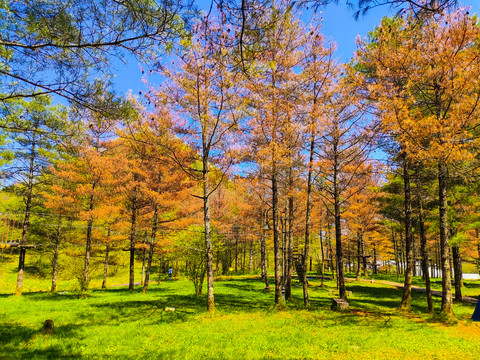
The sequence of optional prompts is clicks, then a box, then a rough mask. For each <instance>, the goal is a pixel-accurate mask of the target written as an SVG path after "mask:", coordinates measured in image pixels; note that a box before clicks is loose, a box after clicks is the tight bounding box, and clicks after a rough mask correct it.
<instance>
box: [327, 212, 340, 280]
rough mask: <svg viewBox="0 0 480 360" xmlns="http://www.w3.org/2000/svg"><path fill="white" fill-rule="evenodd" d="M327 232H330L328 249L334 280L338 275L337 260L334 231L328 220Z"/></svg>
mask: <svg viewBox="0 0 480 360" xmlns="http://www.w3.org/2000/svg"><path fill="white" fill-rule="evenodd" d="M327 234H328V239H327V241H328V251H329V253H330V268H331V271H332V280H335V279H336V278H337V277H338V276H337V275H336V270H337V262H336V261H335V260H334V258H335V256H334V255H333V246H332V233H331V226H330V222H329V221H328V222H327Z"/></svg>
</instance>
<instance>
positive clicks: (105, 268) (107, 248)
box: [102, 229, 110, 289]
mask: <svg viewBox="0 0 480 360" xmlns="http://www.w3.org/2000/svg"><path fill="white" fill-rule="evenodd" d="M108 236H109V237H110V229H108ZM109 256H110V244H107V245H106V246H105V260H104V262H103V281H102V289H106V288H107V276H108V261H109Z"/></svg>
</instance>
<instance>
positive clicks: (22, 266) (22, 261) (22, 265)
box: [15, 122, 38, 295]
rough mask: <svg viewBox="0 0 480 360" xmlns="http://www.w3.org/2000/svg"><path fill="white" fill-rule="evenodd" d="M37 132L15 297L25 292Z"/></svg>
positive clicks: (34, 141) (29, 178)
mask: <svg viewBox="0 0 480 360" xmlns="http://www.w3.org/2000/svg"><path fill="white" fill-rule="evenodd" d="M37 127H38V122H36V123H35V128H37ZM36 145H37V142H36V132H33V139H32V146H31V148H30V158H29V168H28V187H27V194H26V197H25V215H24V217H23V224H22V238H21V239H20V255H19V257H18V274H17V286H16V289H15V295H22V292H23V277H24V271H25V255H26V248H25V247H23V246H22V245H26V244H27V237H28V227H29V226H30V212H31V210H32V195H33V178H34V174H35V157H36V156H35V151H36Z"/></svg>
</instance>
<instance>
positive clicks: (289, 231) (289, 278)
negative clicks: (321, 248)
mask: <svg viewBox="0 0 480 360" xmlns="http://www.w3.org/2000/svg"><path fill="white" fill-rule="evenodd" d="M290 182H291V184H290V185H289V187H291V188H292V189H293V178H292V176H291V174H290V180H289V183H290ZM287 224H288V228H287V249H288V250H287V263H286V281H285V299H286V300H290V301H291V300H292V272H293V196H289V197H288V222H287ZM306 261H307V260H306V259H305V260H304V261H303V264H302V265H303V266H304V269H305V273H306V272H307V266H306V265H307V264H306Z"/></svg>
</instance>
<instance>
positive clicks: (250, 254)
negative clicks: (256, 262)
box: [248, 241, 253, 274]
mask: <svg viewBox="0 0 480 360" xmlns="http://www.w3.org/2000/svg"><path fill="white" fill-rule="evenodd" d="M252 271H253V241H250V246H249V250H248V273H249V274H251V273H252Z"/></svg>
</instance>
